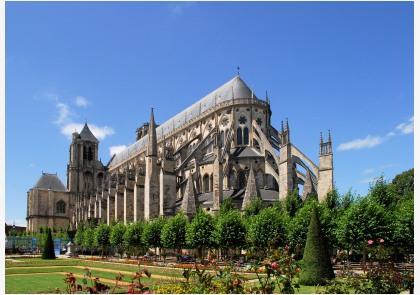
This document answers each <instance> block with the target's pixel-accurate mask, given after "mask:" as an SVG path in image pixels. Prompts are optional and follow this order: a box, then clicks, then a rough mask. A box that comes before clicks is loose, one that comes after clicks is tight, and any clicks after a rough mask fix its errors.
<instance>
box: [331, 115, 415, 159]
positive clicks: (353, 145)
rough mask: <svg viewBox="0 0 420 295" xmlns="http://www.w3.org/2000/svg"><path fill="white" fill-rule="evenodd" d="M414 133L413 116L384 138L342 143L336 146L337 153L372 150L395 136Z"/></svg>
mask: <svg viewBox="0 0 420 295" xmlns="http://www.w3.org/2000/svg"><path fill="white" fill-rule="evenodd" d="M413 132H414V116H413V117H411V118H410V120H409V121H408V122H403V123H401V124H398V125H397V127H395V128H394V129H393V130H391V131H389V132H388V133H387V134H386V135H385V136H371V135H368V136H366V137H365V138H358V139H355V140H352V141H348V142H345V143H342V144H340V145H339V146H338V148H337V150H339V151H349V150H360V149H365V148H372V147H374V146H377V145H379V144H381V143H383V142H385V141H386V140H387V139H390V138H391V137H394V136H397V135H406V134H411V133H413Z"/></svg>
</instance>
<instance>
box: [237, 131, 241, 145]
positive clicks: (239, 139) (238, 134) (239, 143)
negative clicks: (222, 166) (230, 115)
mask: <svg viewBox="0 0 420 295" xmlns="http://www.w3.org/2000/svg"><path fill="white" fill-rule="evenodd" d="M236 144H237V145H242V128H241V127H238V129H236Z"/></svg>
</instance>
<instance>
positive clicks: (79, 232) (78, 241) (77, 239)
mask: <svg viewBox="0 0 420 295" xmlns="http://www.w3.org/2000/svg"><path fill="white" fill-rule="evenodd" d="M84 232H85V231H84V228H83V227H82V226H79V227H78V229H77V231H76V235H75V236H74V242H75V243H76V245H77V246H78V247H79V249H82V252H83V248H82V247H83V239H84V238H85V234H84Z"/></svg>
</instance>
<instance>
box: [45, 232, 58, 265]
mask: <svg viewBox="0 0 420 295" xmlns="http://www.w3.org/2000/svg"><path fill="white" fill-rule="evenodd" d="M55 258H56V257H55V253H54V241H53V239H52V235H51V229H49V228H48V229H47V237H46V239H45V246H44V251H43V252H42V259H55Z"/></svg>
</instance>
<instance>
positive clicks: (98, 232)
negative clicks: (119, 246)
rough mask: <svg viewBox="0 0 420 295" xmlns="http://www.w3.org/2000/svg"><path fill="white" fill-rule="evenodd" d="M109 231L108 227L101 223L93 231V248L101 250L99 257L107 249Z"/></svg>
mask: <svg viewBox="0 0 420 295" xmlns="http://www.w3.org/2000/svg"><path fill="white" fill-rule="evenodd" d="M110 232H111V229H110V227H109V226H108V225H107V224H105V223H102V224H100V225H99V226H98V227H97V228H96V229H95V246H97V247H99V248H101V256H104V252H105V250H107V249H108V247H109V245H110V243H109V236H110Z"/></svg>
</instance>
